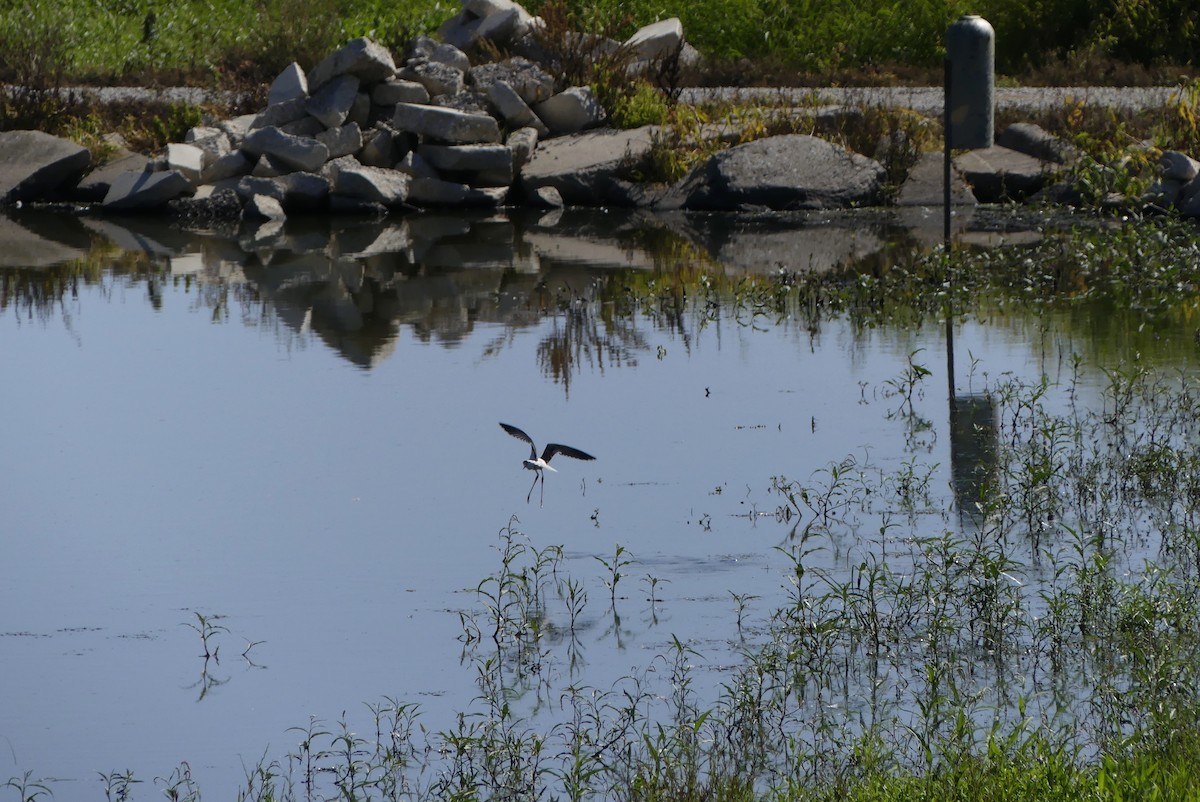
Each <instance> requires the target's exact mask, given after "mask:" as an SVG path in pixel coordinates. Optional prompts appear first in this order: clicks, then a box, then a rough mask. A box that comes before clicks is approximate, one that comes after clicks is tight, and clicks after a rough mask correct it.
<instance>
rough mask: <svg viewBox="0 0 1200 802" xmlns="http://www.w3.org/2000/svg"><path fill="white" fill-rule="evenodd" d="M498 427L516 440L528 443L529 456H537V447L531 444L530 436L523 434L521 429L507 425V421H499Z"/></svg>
mask: <svg viewBox="0 0 1200 802" xmlns="http://www.w3.org/2000/svg"><path fill="white" fill-rule="evenodd" d="M500 428H501V429H503V430H504V431H506V432H508V433H509V434H511V435H512V436H513V437H515V438H517V439H518V440H523V441H524V442H526V443H529V458H530V459H535V458H536V457H537V447H536V446H535V445H534V444H533V438H532V437H530V436H529V435H527V434H525V432H523V431H521V430H520V429H518V428H517V427H516V426H509V425H508V424H507V423H501V424H500ZM546 448H547V449H549V446H547V447H546ZM543 459H545V457H543Z"/></svg>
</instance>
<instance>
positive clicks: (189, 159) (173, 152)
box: [167, 142, 204, 185]
mask: <svg viewBox="0 0 1200 802" xmlns="http://www.w3.org/2000/svg"><path fill="white" fill-rule="evenodd" d="M167 169H168V170H176V171H178V172H179V173H181V174H182V175H183V177H184V178H186V179H187V180H188V181H190V182H192V184H193V185H195V184H198V183H200V172H201V171H202V170H203V169H204V151H202V150H200V148H198V147H195V146H194V145H182V144H178V143H175V142H172V143H170V144H169V145H167Z"/></svg>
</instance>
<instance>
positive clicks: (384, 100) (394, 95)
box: [371, 78, 429, 106]
mask: <svg viewBox="0 0 1200 802" xmlns="http://www.w3.org/2000/svg"><path fill="white" fill-rule="evenodd" d="M371 100H372V101H373V102H374V103H376V104H378V105H380V106H395V105H396V104H397V103H428V102H429V90H428V89H426V88H425V85H424V84H422V83H419V82H417V81H403V80H399V79H396V78H389V79H388V80H386V81H381V82H380V83H377V84H375V86H374V87H372V88H371Z"/></svg>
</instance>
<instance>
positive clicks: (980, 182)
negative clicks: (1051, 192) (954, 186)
mask: <svg viewBox="0 0 1200 802" xmlns="http://www.w3.org/2000/svg"><path fill="white" fill-rule="evenodd" d="M954 166H955V168H957V169H958V171H959V172H960V173H962V175H963V178H965V179H966V180H967V183H968V184H970V185H971V191H972V192H974V194H975V197H976V199H977V200H979V202H981V203H999V202H1001V201H1005V200H1024V199H1025V198H1027V197H1029V196H1030V195H1033V194H1034V193H1036V192H1037V191H1038V190H1040V189H1041V188H1042V187H1043V186H1045V185H1046V182H1047V179H1048V178H1049V176H1050V174H1051V170H1050V169H1049V168H1048V167H1047V165H1046V162H1044V161H1042V160H1041V159H1037V158H1035V157H1033V156H1027V155H1026V154H1024V153H1019V152H1017V151H1015V150H1011V149H1009V148H1006V147H1003V146H1001V145H993V146H992V147H990V148H981V149H979V150H968V151H966V152H965V153H961V154H959V155H958V156H955V157H954Z"/></svg>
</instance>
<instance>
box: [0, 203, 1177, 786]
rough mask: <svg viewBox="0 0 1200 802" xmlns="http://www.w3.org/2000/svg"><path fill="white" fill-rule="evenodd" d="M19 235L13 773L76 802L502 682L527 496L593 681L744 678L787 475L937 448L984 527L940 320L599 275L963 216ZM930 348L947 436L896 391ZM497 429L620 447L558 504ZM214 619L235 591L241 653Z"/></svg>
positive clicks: (570, 477)
mask: <svg viewBox="0 0 1200 802" xmlns="http://www.w3.org/2000/svg"><path fill="white" fill-rule="evenodd" d="M932 219H933V223H934V225H935V226H936V225H937V219H936V215H934V216H933V218H932ZM0 225H2V226H4V229H3V230H4V232H5V235H6V236H7V237H8V241H10V242H11V243H12V245H11V247H8V248H7V249H6V250H7V253H6V254H5V255H3V256H2V257H0V264H2V265H3V267H2V268H0V270H2V271H3V275H4V276H5V279H6V281H7V282H8V286H9V291H10V294H9V296H8V297H7V298H6V303H5V306H4V308H2V309H0V376H2V377H3V379H2V380H0V381H2V384H0V399H2V401H3V407H2V408H3V410H4V413H5V421H6V425H5V427H4V438H3V449H2V451H0V455H2V456H0V465H2V466H3V481H2V482H0V509H2V510H3V520H4V522H3V525H2V530H3V532H2V534H0V547H2V549H3V554H4V561H3V562H4V566H5V567H4V570H3V572H0V676H2V677H3V678H4V680H3V683H4V691H3V694H2V695H0V742H2V743H0V779H2V778H7V777H10V776H16V775H19V774H21V773H22V772H24V771H27V770H28V771H31V772H33V775H34V776H35V777H41V778H45V779H48V780H53V781H54V782H53V783H52V786H53V788H54V790H55V795H56V796H57V797H60V798H82V797H84V796H87V797H89V798H99V797H101V796H102V785H101V783H100V780H99V773H100V772H110V771H114V770H116V771H124V770H131V771H132V772H133V773H134V775H135V776H136V777H137V778H139V779H141V780H143V781H144V782H145V783H146V785H143V786H141V787H139V788H137V789H135V790H136V791H137V796H138V798H153V797H155V796H157V795H158V794H159V793H160V790H159V789H161V788H162V787H163V782H161V781H159V782H157V783H155V778H166V777H168V776H169V775H170V774H171V772H172V771H174V770H175V769H176V767H177V766H179V765H180V763H181V761H186V763H187V765H188V767H189V768H190V771H191V772H192V775H193V776H194V777H195V778H196V779H197V780H198V781H199V783H200V785H201V788H202V789H203V792H204V796H205V798H209V799H232V798H234V795H235V789H236V788H237V787H238V785H239V784H240V783H241V781H242V778H243V772H244V768H243V766H252V765H253V764H255V763H256V762H257V761H258V760H259V759H260V758H262V757H263V756H264V755H265V756H267V757H268V758H273V757H280V756H282V755H283V754H284V753H286V752H287V750H288V749H290V748H293V747H294V746H295V744H296V742H297V741H298V740H299V738H300V735H299V733H297V732H295V731H292V730H290V728H293V727H303V726H306V725H307V723H308V721H309V716H316V717H318V718H320V719H322V720H324V721H326V722H336V721H337V720H339V719H340V718H344V719H345V720H346V721H347V722H348V723H349V725H350V726H351V727H352V728H356V727H357V728H364V727H367V726H368V722H369V721H370V719H369V717H368V714H367V710H366V707H365V704H364V703H370V702H375V701H378V700H379V699H381V698H383V697H385V696H391V697H394V698H397V699H400V700H406V701H412V702H417V703H419V704H420V706H421V708H422V710H423V711H424V712H423V714H422V721H423V722H424V723H425V725H426V726H427V727H429V728H430V729H431V730H437V729H439V728H445V727H448V726H450V725H451V724H452V722H453V716H454V713H455V712H456V711H460V710H463V709H465V708H467V707H468V706H469V705H470V704H471V700H472V699H473V698H474V697H475V695H476V694H477V692H478V691H477V689H476V687H475V685H474V674H473V672H472V670H471V669H470V667H468V666H464V665H463V664H462V662H461V655H462V643H461V642H460V641H459V640H458V635H459V634H460V632H461V626H460V619H459V612H460V611H473V610H477V609H478V608H479V602H478V600H477V598H476V596H475V594H474V592H473V589H474V588H475V587H476V586H477V585H478V584H479V583H480V581H481V580H483V579H484V578H485V577H487V576H489V575H491V574H493V573H494V572H496V571H497V570H498V569H499V556H498V552H497V546H498V544H499V539H498V532H499V531H500V530H501V529H502V528H504V527H506V526H507V525H508V524H509V522H510V520H511V519H513V518H514V517H515V519H516V523H515V524H514V526H515V528H516V529H518V530H519V531H520V532H521V533H523V534H524V535H525V536H527V537H528V539H529V542H530V543H531V544H532V545H534V546H536V547H537V548H544V547H546V546H550V545H561V546H562V548H563V550H564V553H565V555H566V560H565V565H564V570H566V571H569V572H570V573H571V574H572V575H573V576H575V577H576V578H579V579H581V580H582V581H583V582H584V584H585V587H586V590H587V594H588V602H587V605H586V608H585V610H584V612H583V614H582V618H581V621H582V622H583V623H582V626H581V628H580V638H579V644H578V646H579V653H580V655H581V657H582V664H583V668H582V674H581V675H580V676H581V678H582V679H581V681H583V682H586V683H588V684H591V685H594V686H596V687H606V686H608V685H609V684H610V683H612V682H613V681H614V680H616V679H617V678H619V677H622V676H625V675H627V674H629V673H630V672H636V671H642V670H645V669H646V668H647V667H650V666H652V665H653V664H654V663H655V658H656V655H660V654H662V653H663V652H664V651H665V650H666V649H667V648H668V646H669V644H670V642H671V639H672V637H678V638H679V639H681V640H682V641H684V642H688V643H691V644H692V645H693V646H694V648H696V649H697V651H698V652H699V653H700V654H701V655H702V656H703V662H704V663H705V664H706V665H708V666H709V667H710V675H711V677H712V678H711V680H710V681H711V682H712V684H716V683H718V682H719V681H720V671H721V666H722V665H727V664H728V663H729V662H731V661H733V660H734V659H735V658H734V657H733V654H734V651H735V649H736V646H737V642H738V637H739V636H738V632H737V626H736V618H735V613H734V606H735V605H734V602H733V599H732V595H731V594H739V595H743V594H744V595H747V596H755V597H758V598H757V599H754V600H751V601H750V602H749V603H748V605H747V610H746V618H747V621H748V622H750V624H753V622H754V621H755V620H760V621H761V619H762V618H763V617H764V616H765V615H766V614H767V612H768V611H769V610H770V609H771V605H772V603H773V602H774V601H775V600H778V599H780V598H782V597H783V595H784V593H785V586H786V576H785V574H786V570H787V566H786V564H785V563H786V560H785V559H783V558H782V557H781V556H780V555H779V553H778V552H777V551H776V550H775V547H776V546H778V545H780V544H781V543H784V542H786V539H787V537H788V533H789V530H790V529H791V527H792V524H794V523H795V521H790V522H789V521H780V520H778V518H777V516H776V514H775V512H776V510H777V508H778V507H779V506H780V504H781V500H780V498H779V496H778V495H775V494H772V493H771V492H770V489H771V486H772V477H780V476H783V477H788V478H790V479H797V480H806V479H807V478H808V477H810V476H812V475H813V474H814V472H819V471H821V470H823V469H825V468H826V467H827V466H829V465H830V464H831V463H832V462H836V461H840V460H843V459H844V458H846V457H847V456H854V457H855V459H856V460H858V461H859V463H860V464H870V465H872V466H877V467H878V468H880V469H896V468H897V467H898V466H900V465H902V464H905V463H910V462H914V461H915V462H920V463H921V464H922V465H925V466H927V470H928V471H929V473H930V476H931V481H930V487H931V488H932V489H933V495H934V498H935V504H934V506H935V507H936V510H934V511H933V515H932V518H933V523H932V525H933V527H934V528H935V529H936V528H938V527H953V526H957V523H956V521H957V518H956V516H955V515H954V513H953V504H952V500H951V498H952V497H951V494H950V493H949V490H948V488H950V487H951V484H952V478H953V477H952V471H951V468H952V464H953V460H952V457H951V453H950V448H951V440H952V438H951V436H950V422H949V412H948V410H949V406H948V399H947V370H946V357H945V355H946V343H945V331H944V329H943V328H942V327H941V326H940V325H931V326H926V327H923V328H919V329H915V330H914V329H904V330H893V329H889V328H886V327H885V328H880V329H876V330H871V331H867V332H858V331H855V330H854V329H853V327H851V326H850V325H849V324H848V323H847V322H845V321H836V320H835V321H833V322H829V323H826V324H822V325H821V326H820V328H819V330H816V331H813V330H810V329H809V328H807V327H805V326H801V325H798V324H797V323H795V322H789V321H786V320H785V321H777V320H774V319H773V318H770V317H767V316H761V317H752V316H750V315H748V314H745V313H744V312H743V313H741V314H736V315H735V314H733V313H732V312H731V311H730V310H723V311H721V312H720V313H719V314H716V315H714V316H713V317H712V319H705V318H703V317H701V316H700V315H691V314H684V315H679V316H672V315H667V314H661V313H653V314H651V313H649V312H647V311H645V310H643V311H637V312H634V313H632V314H624V313H623V312H622V310H621V309H620V308H618V307H619V304H617V303H616V302H614V301H613V300H612V297H611V296H606V295H605V294H604V293H603V292H601V291H600V290H599V289H598V288H600V287H601V286H610V288H611V282H612V280H613V276H614V275H620V276H622V277H625V278H628V277H630V276H635V277H636V276H640V278H639V279H638V280H641V281H650V280H652V278H653V275H654V274H653V272H652V271H653V270H654V269H655V268H656V265H662V264H667V263H669V262H670V260H671V259H673V258H676V257H675V256H673V255H669V254H667V253H664V252H663V251H661V250H655V248H654V247H652V245H651V244H650V243H654V242H656V241H658V239H659V238H658V237H656V232H658V233H661V232H662V231H663V230H665V229H669V228H674V229H676V230H686V231H687V232H688V236H690V237H691V238H692V241H693V242H695V243H697V246H696V247H697V248H698V249H699V250H702V251H704V252H705V254H706V256H707V257H708V258H711V259H713V260H714V262H713V263H712V264H713V265H715V267H714V269H719V270H723V271H725V272H726V273H727V274H729V275H738V274H741V273H744V272H765V271H771V270H775V269H778V267H779V266H780V265H788V266H792V267H799V266H805V267H811V268H812V269H830V268H833V267H834V266H837V265H841V264H848V263H852V262H854V261H855V260H861V259H872V258H879V254H880V253H882V252H885V251H886V249H887V248H890V247H896V246H895V245H894V244H889V243H895V242H896V238H897V237H900V242H901V244H902V247H923V245H922V242H926V243H927V242H929V241H931V239H932V241H936V236H932V237H931V235H928V234H921V233H920V232H918V233H917V234H913V233H911V232H904V231H903V230H902V229H900V228H898V227H897V225H896V223H895V221H890V220H880V219H877V218H854V217H851V218H848V219H839V220H824V219H805V220H803V221H798V220H789V221H787V222H786V223H781V222H778V221H734V222H730V221H729V220H728V219H714V220H708V219H705V218H692V219H690V220H687V221H684V220H682V219H654V218H641V217H637V216H620V215H604V214H594V215H587V216H573V215H567V216H566V217H565V218H562V219H557V218H556V219H552V220H543V221H537V220H517V221H513V220H509V219H506V218H477V219H457V218H448V217H447V218H437V217H421V218H415V219H412V220H408V221H398V222H397V221H393V223H392V224H391V225H388V226H378V225H374V226H372V225H366V224H355V225H349V224H341V225H342V226H343V227H342V228H340V229H339V228H333V229H330V228H329V227H328V226H329V224H327V223H322V222H316V221H314V222H311V223H302V224H299V225H289V227H288V228H287V229H279V230H263V229H260V230H258V231H257V232H253V233H247V232H241V233H236V232H228V233H226V234H223V233H221V232H212V231H210V232H183V231H179V230H175V229H170V228H168V227H165V226H161V225H159V224H156V223H154V222H152V221H125V222H123V223H120V224H118V223H114V222H111V221H83V222H80V221H62V220H57V221H55V220H47V219H41V218H28V217H27V218H18V219H17V220H15V221H14V220H2V221H0ZM977 236H978V237H979V238H980V239H994V238H995V236H994V235H993V234H979V235H977ZM68 259H84V260H85V261H86V262H87V264H88V266H89V267H88V268H87V272H86V275H87V276H88V278H87V280H84V279H79V280H76V281H74V282H72V283H71V284H70V285H69V286H67V287H66V288H65V289H63V290H62V292H61V293H59V291H58V289H56V288H55V287H54V286H53V285H54V283H55V282H54V281H52V280H51V279H50V277H51V276H53V275H54V273H53V270H54V268H52V267H50V266H49V265H50V264H52V263H55V262H60V261H61V260H68ZM26 265H34V267H25V266H26ZM631 269H632V270H634V271H645V272H638V273H634V272H622V271H630V270H631ZM629 280H633V279H629ZM605 282H608V285H605ZM18 284H21V285H23V286H25V285H29V286H37V287H39V288H40V289H37V290H36V292H32V291H31V293H32V295H36V296H38V297H39V298H41V302H39V303H36V304H31V303H30V302H29V301H28V298H29V297H31V296H30V295H26V296H20V295H19V294H17V293H13V292H11V289H12V287H14V286H16V285H18ZM23 298H24V300H23ZM1183 334H1185V333H1181V336H1183ZM954 345H955V349H956V353H957V354H958V359H957V364H956V375H957V389H958V392H960V393H963V394H964V395H965V394H967V393H968V392H969V391H970V390H971V389H972V387H973V385H974V384H976V383H978V382H981V381H982V380H983V377H984V375H985V374H987V375H990V376H993V377H994V376H1000V375H1002V374H1004V373H1006V372H1012V373H1013V374H1015V375H1018V376H1023V377H1028V378H1029V379H1030V380H1031V381H1036V380H1037V378H1038V377H1039V376H1041V375H1043V374H1045V375H1048V376H1049V377H1050V378H1051V379H1052V380H1056V381H1066V380H1067V379H1068V378H1069V376H1068V374H1069V373H1070V370H1071V369H1070V364H1069V363H1070V356H1071V354H1073V353H1080V354H1083V355H1085V357H1086V358H1087V359H1088V362H1087V363H1086V364H1085V379H1086V377H1087V376H1092V375H1095V369H1096V368H1097V367H1103V365H1100V364H1097V361H1098V360H1099V357H1097V356H1095V354H1094V353H1093V351H1092V349H1093V348H1094V341H1093V339H1092V338H1090V335H1089V334H1088V332H1087V326H1086V325H1083V324H1079V322H1078V321H1066V320H1059V319H1055V318H1050V317H1044V316H1043V317H1036V316H1033V315H1032V314H1031V315H1029V316H1028V317H1026V316H1023V315H1022V314H1021V313H1020V312H1019V311H1018V312H1010V313H1008V314H1006V315H1005V316H1004V317H1003V318H997V319H989V320H987V321H974V322H966V323H964V324H962V325H961V326H960V328H959V329H958V331H957V333H956V339H955V344H954ZM919 349H923V350H919ZM918 350H919V354H918V356H917V357H916V359H917V360H918V361H919V362H920V363H921V364H923V365H924V366H925V367H927V368H928V369H929V370H930V371H931V372H932V373H931V375H930V376H929V377H928V378H927V379H926V380H925V381H924V382H922V384H921V386H920V391H919V392H918V393H917V394H916V396H915V398H914V411H915V412H916V413H917V414H918V415H919V416H920V418H921V419H922V421H923V426H922V427H921V428H920V429H919V430H917V431H914V429H913V427H912V426H911V419H904V418H903V417H901V416H898V415H897V414H896V412H897V410H898V409H899V407H900V399H899V398H898V397H897V396H896V395H895V394H894V393H892V392H891V390H890V389H889V388H890V387H891V385H889V384H888V381H889V380H893V379H895V378H896V377H899V376H901V375H902V373H903V371H904V370H905V368H906V366H907V365H908V362H907V360H908V358H909V355H910V354H912V353H913V352H915V351H918ZM1090 386H1092V385H1090V384H1089V383H1088V381H1086V380H1085V382H1084V395H1085V397H1086V396H1087V393H1088V392H1089V390H1088V389H1087V388H1088V387H1090ZM499 421H504V422H508V423H512V424H515V425H517V426H520V427H522V428H524V429H526V430H527V431H528V432H529V433H530V434H531V435H532V436H533V437H534V438H535V439H536V440H537V441H538V442H539V445H540V444H541V443H544V442H545V441H546V440H552V441H558V442H564V443H568V444H571V445H574V446H577V447H579V448H581V449H584V450H586V451H589V452H590V453H592V454H594V455H596V457H597V460H596V461H595V462H590V463H585V462H578V461H572V460H567V459H563V458H562V457H559V458H558V459H556V460H555V465H556V467H558V469H559V472H558V473H555V474H550V475H549V476H548V477H547V479H546V482H545V486H544V503H542V504H539V496H538V491H537V490H535V491H534V493H533V499H532V502H531V503H526V500H525V496H526V493H527V492H528V491H529V489H530V478H531V477H530V474H529V473H527V472H525V471H523V470H521V459H522V458H524V457H525V456H526V452H525V449H524V446H523V445H522V444H521V443H519V442H517V441H516V440H513V439H512V438H510V437H508V436H507V435H506V434H505V433H504V432H503V431H502V430H501V429H500V428H499V427H498V426H497V423H498V422H499ZM560 463H561V464H560ZM618 546H620V547H623V548H624V549H625V550H627V551H626V552H625V553H624V559H630V560H632V562H631V564H630V565H628V566H626V568H625V570H624V571H623V573H624V576H623V578H622V579H621V580H620V582H619V585H618V589H617V600H616V604H615V606H611V605H610V600H609V590H608V589H607V588H606V587H605V585H604V583H603V579H604V576H605V568H604V566H603V565H602V564H601V562H600V560H598V559H596V558H597V557H601V558H604V559H606V560H609V561H611V560H612V559H613V557H614V555H615V554H616V550H617V548H618ZM829 559H830V560H831V563H832V564H836V561H837V559H836V557H830V558H829ZM652 589H653V596H654V599H653V600H651V598H650V597H651V590H652ZM197 614H199V615H201V616H221V618H219V619H215V623H216V624H218V625H219V626H221V627H224V630H222V631H218V632H216V633H214V635H213V639H212V644H213V645H215V646H219V647H220V652H219V662H216V661H209V662H207V663H206V662H205V661H204V660H203V658H202V657H200V654H201V641H200V638H199V636H198V633H197V632H196V631H195V629H194V628H193V626H194V625H198V622H199V620H200V619H199V618H198V617H197ZM251 644H253V645H251ZM247 646H250V648H249V649H248V650H247ZM243 651H245V654H243ZM559 671H560V673H563V674H566V672H567V669H566V668H565V667H562V668H560V669H559ZM154 784H156V785H157V786H158V788H153V789H152V788H151V787H150V786H151V785H154Z"/></svg>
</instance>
